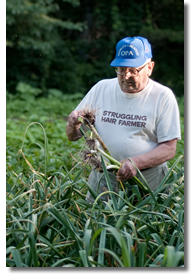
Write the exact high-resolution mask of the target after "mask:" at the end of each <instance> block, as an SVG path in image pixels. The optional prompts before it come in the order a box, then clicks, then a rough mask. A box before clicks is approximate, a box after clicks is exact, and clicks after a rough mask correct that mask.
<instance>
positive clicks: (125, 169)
mask: <svg viewBox="0 0 191 274" xmlns="http://www.w3.org/2000/svg"><path fill="white" fill-rule="evenodd" d="M120 162H121V163H122V165H121V167H120V169H119V170H118V172H117V180H118V181H125V180H127V179H131V178H133V177H134V176H135V175H136V173H137V171H136V169H135V168H134V166H133V164H132V163H131V162H130V161H129V160H128V159H124V160H122V161H120Z"/></svg>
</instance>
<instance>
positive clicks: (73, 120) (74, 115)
mask: <svg viewBox="0 0 191 274" xmlns="http://www.w3.org/2000/svg"><path fill="white" fill-rule="evenodd" d="M79 116H80V112H79V111H76V110H74V111H72V112H71V113H70V115H69V116H68V123H69V125H70V126H71V127H75V128H80V126H81V122H80V121H78V117H79Z"/></svg>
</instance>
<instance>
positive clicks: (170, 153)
mask: <svg viewBox="0 0 191 274" xmlns="http://www.w3.org/2000/svg"><path fill="white" fill-rule="evenodd" d="M176 143H177V140H176V139H174V140H171V141H168V142H164V143H161V144H159V146H158V147H156V148H155V149H153V150H152V151H150V152H148V153H145V154H143V155H138V156H134V157H131V160H132V161H133V162H134V163H135V165H136V166H137V167H138V169H139V170H144V169H147V168H152V167H156V166H158V165H161V164H162V163H164V162H166V161H168V160H170V159H172V158H174V156H175V152H176Z"/></svg>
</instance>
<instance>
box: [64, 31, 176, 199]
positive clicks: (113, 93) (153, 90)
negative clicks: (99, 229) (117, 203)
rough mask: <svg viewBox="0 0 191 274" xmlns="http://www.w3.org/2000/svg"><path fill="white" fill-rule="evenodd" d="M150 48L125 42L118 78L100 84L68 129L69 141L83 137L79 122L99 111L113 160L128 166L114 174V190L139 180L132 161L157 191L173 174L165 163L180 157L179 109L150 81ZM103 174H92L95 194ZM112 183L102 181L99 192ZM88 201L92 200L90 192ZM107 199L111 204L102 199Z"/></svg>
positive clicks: (138, 41) (138, 40)
mask: <svg viewBox="0 0 191 274" xmlns="http://www.w3.org/2000/svg"><path fill="white" fill-rule="evenodd" d="M151 58H152V50H151V45H150V43H149V42H148V40H147V39H146V38H143V37H140V36H136V37H132V38H131V37H126V38H124V39H122V40H120V41H119V42H118V43H117V45H116V57H115V59H114V60H113V61H112V62H111V66H112V67H114V68H115V71H116V73H117V78H113V79H106V80H102V81H100V82H98V83H97V84H96V85H95V86H94V87H92V89H91V90H90V91H89V92H88V93H87V95H86V96H85V98H84V99H83V100H82V101H81V103H80V104H79V105H78V106H77V108H76V109H75V110H74V111H72V112H71V114H70V115H69V118H68V123H67V125H66V133H67V136H68V139H69V140H71V141H76V140H78V139H79V138H81V137H82V135H81V133H80V131H79V127H80V125H81V123H80V122H79V121H78V116H79V111H80V110H81V109H83V108H84V107H85V106H87V105H88V106H92V107H93V108H96V109H97V112H96V122H95V126H96V128H97V130H98V133H99V134H100V136H101V138H102V139H103V141H104V143H105V144H106V146H107V148H108V149H109V151H110V153H111V155H112V156H113V157H114V158H115V159H117V160H118V161H120V162H122V163H123V165H122V167H121V168H120V170H119V172H118V173H117V177H115V175H114V174H113V173H111V174H110V178H111V181H112V182H113V187H114V190H115V191H117V180H121V181H125V180H127V179H130V178H132V177H133V176H135V175H136V169H135V168H134V166H133V164H132V163H131V161H129V159H128V158H131V160H132V161H133V162H134V163H135V165H136V166H137V167H138V169H140V170H141V172H142V174H143V176H144V177H145V179H146V180H147V182H148V184H149V186H150V188H151V189H152V190H153V191H154V190H155V189H156V188H157V186H158V185H159V184H160V182H161V180H162V178H163V177H164V176H165V174H166V173H167V172H168V168H167V164H166V162H167V161H168V160H170V159H172V158H173V157H174V155H175V152H176V144H177V140H178V139H180V138H181V137H180V122H179V110H178V106H177V102H176V99H175V96H174V94H173V92H172V91H171V90H170V89H169V88H168V87H166V86H163V85H161V84H159V83H157V82H155V81H153V80H151V79H150V78H149V77H150V76H151V74H152V71H153V68H154V62H153V61H152V59H151ZM100 178H101V174H99V173H98V172H96V171H92V172H91V174H90V177H89V184H90V185H91V186H92V187H93V188H94V189H95V190H96V187H97V184H98V182H99V180H100ZM104 187H105V188H107V184H106V182H105V180H104V178H102V179H101V183H100V186H99V190H98V193H101V192H103V190H104ZM88 197H89V200H90V198H92V197H91V195H90V193H88ZM102 199H103V200H104V199H106V196H104V195H103V197H102Z"/></svg>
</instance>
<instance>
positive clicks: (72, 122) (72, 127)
mask: <svg viewBox="0 0 191 274" xmlns="http://www.w3.org/2000/svg"><path fill="white" fill-rule="evenodd" d="M79 116H80V111H76V110H74V111H72V112H71V113H70V115H69V116H68V123H67V124H66V134H67V137H68V140H70V141H77V140H79V139H80V138H81V137H82V134H81V132H80V130H79V128H80V126H81V124H82V122H80V121H78V117H79Z"/></svg>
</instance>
